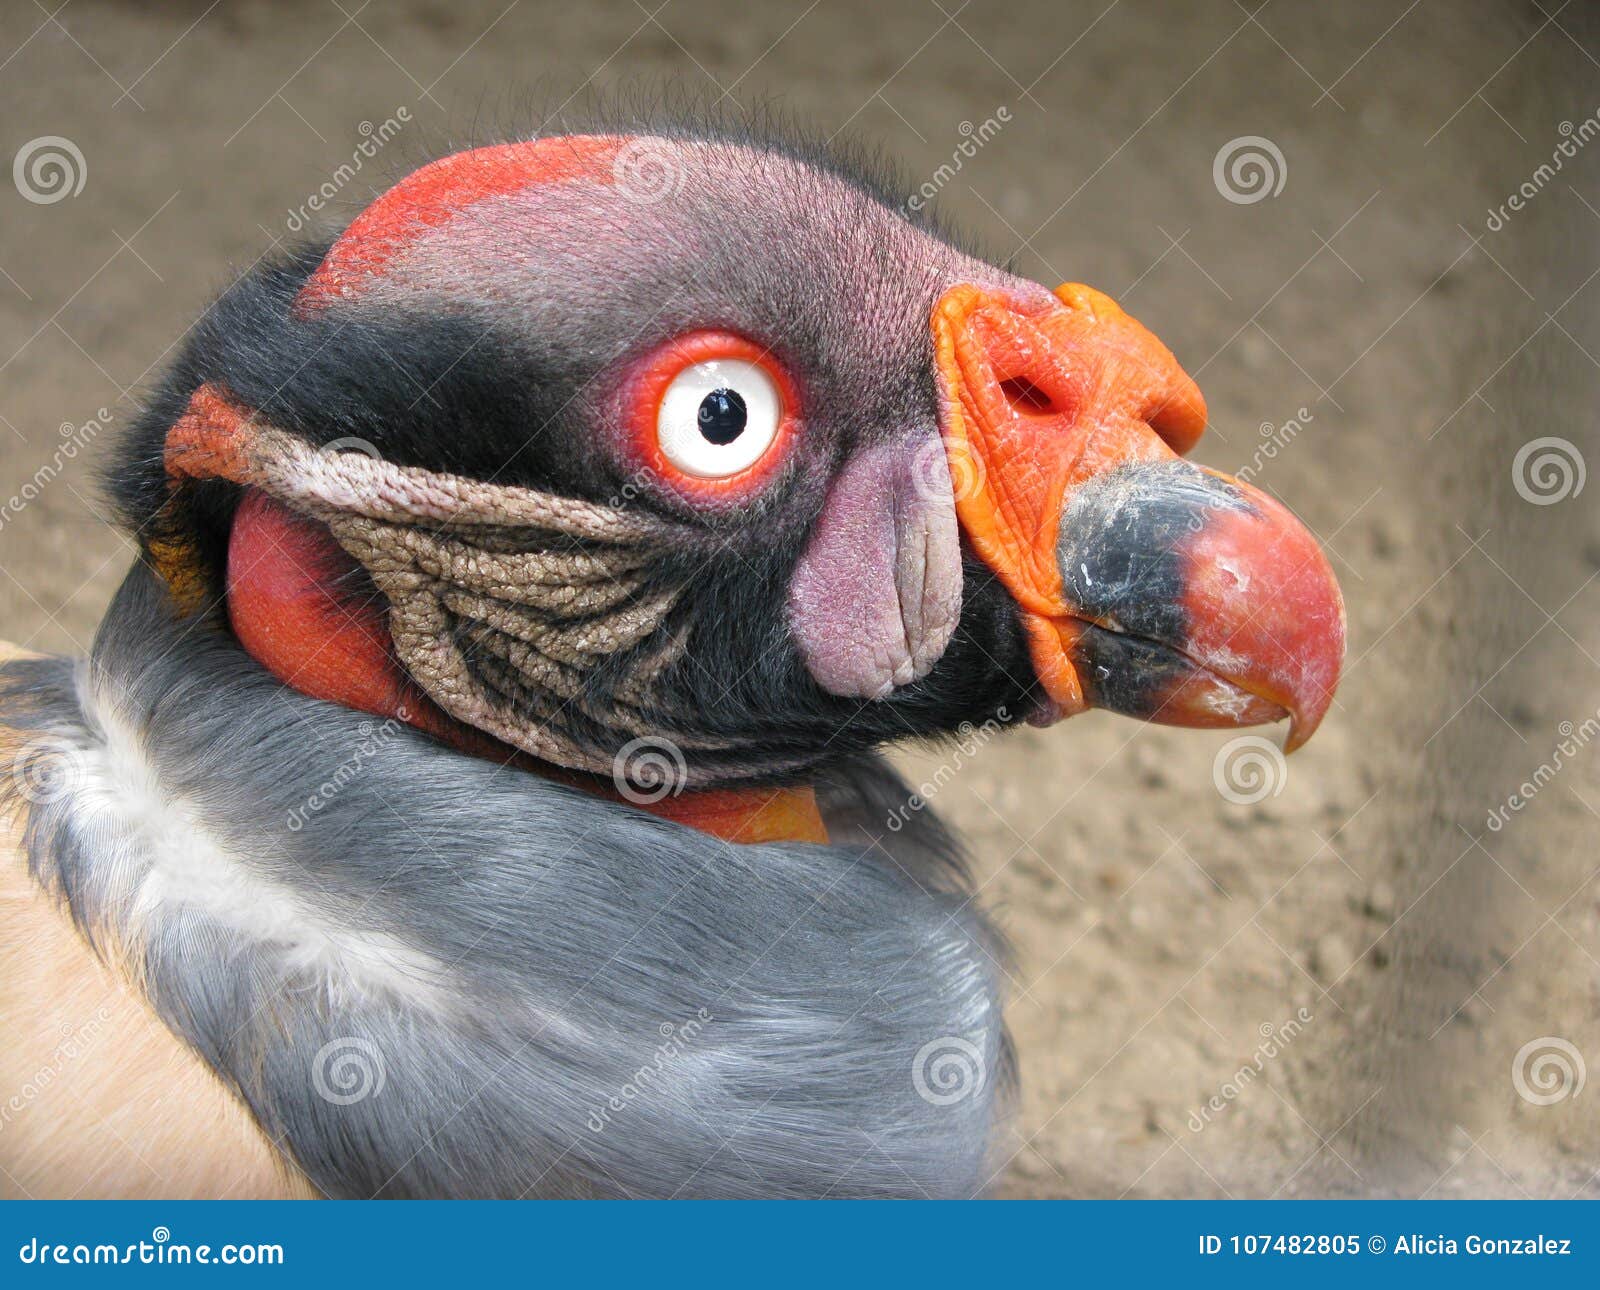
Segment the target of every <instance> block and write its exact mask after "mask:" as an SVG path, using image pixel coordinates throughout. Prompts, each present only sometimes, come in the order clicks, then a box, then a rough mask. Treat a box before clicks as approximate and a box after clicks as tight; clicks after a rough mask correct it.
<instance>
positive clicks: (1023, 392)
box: [1000, 376, 1055, 417]
mask: <svg viewBox="0 0 1600 1290" xmlns="http://www.w3.org/2000/svg"><path fill="white" fill-rule="evenodd" d="M1000 392H1001V393H1002V394H1004V395H1005V396H1006V402H1007V403H1009V404H1010V405H1011V407H1012V409H1013V410H1014V411H1016V412H1018V413H1021V414H1022V415H1023V416H1034V417H1036V416H1041V415H1043V414H1044V413H1046V412H1053V411H1055V404H1054V403H1053V402H1052V401H1051V398H1050V396H1049V395H1048V394H1046V393H1045V392H1044V391H1043V390H1041V389H1040V388H1039V387H1038V386H1037V385H1035V384H1034V383H1033V382H1032V381H1030V380H1029V379H1028V378H1027V377H1025V376H1013V377H1012V378H1011V379H1010V380H1008V381H1001V382H1000Z"/></svg>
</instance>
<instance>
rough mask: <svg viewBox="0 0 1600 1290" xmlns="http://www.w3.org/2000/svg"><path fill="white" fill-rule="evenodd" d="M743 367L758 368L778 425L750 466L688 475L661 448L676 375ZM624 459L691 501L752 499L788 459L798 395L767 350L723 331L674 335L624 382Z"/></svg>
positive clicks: (795, 427)
mask: <svg viewBox="0 0 1600 1290" xmlns="http://www.w3.org/2000/svg"><path fill="white" fill-rule="evenodd" d="M715 362H734V363H748V364H750V365H751V366H753V367H756V368H759V369H760V370H761V372H762V374H763V375H765V376H766V377H767V378H768V379H769V380H770V381H771V382H772V385H773V388H774V389H775V391H776V393H777V399H778V415H777V427H776V430H775V432H774V433H773V435H772V440H771V442H770V443H769V444H768V445H767V447H766V448H765V450H764V451H763V452H762V453H761V455H760V457H759V458H757V459H756V460H755V461H754V462H752V463H751V464H750V465H748V466H746V467H744V468H742V469H739V470H737V471H735V472H733V473H731V474H727V475H719V476H714V477H713V476H707V475H697V474H692V473H690V472H689V471H687V470H685V469H683V467H682V466H680V465H679V464H677V463H675V462H674V461H672V460H671V459H670V458H669V457H668V456H667V454H666V453H665V452H664V451H663V450H662V445H661V431H660V422H661V409H662V402H663V400H664V399H665V398H666V396H667V392H668V390H669V389H670V388H671V386H672V384H673V382H674V381H676V380H677V379H678V377H679V376H681V375H683V374H684V373H685V372H686V371H688V370H689V369H691V368H693V367H696V366H697V365H699V364H703V363H715ZM624 388H625V391H626V392H625V394H624V396H623V397H624V399H625V405H624V406H625V412H624V418H623V419H624V423H625V425H626V427H627V438H628V451H629V456H630V457H632V458H633V460H634V461H635V462H636V463H637V464H638V466H639V467H640V469H641V470H642V471H644V472H647V473H648V474H649V475H651V476H653V477H654V478H656V479H659V480H661V481H662V482H663V483H664V484H666V485H667V486H668V487H670V488H672V489H673V490H674V491H676V492H678V493H681V494H683V495H684V496H686V497H688V498H690V499H691V500H697V501H706V502H715V501H736V500H740V499H743V498H745V497H749V496H752V495H753V494H755V493H756V492H758V491H759V490H760V489H761V487H762V486H763V485H765V484H766V483H768V482H769V481H770V480H771V479H772V477H773V476H774V475H775V474H776V473H777V471H778V470H779V469H780V468H781V467H782V465H783V463H784V462H785V461H786V460H787V459H788V456H789V450H790V449H791V448H792V447H793V444H794V441H795V438H796V436H797V435H798V433H799V428H800V417H799V409H800V397H799V391H798V390H797V389H796V387H795V383H794V380H793V378H792V377H791V376H790V375H789V373H788V372H787V371H786V370H785V369H784V367H783V365H782V364H781V363H779V362H778V360H777V359H776V358H774V357H773V355H772V353H771V351H770V350H768V349H766V348H765V347H764V346H761V345H758V344H756V343H755V342H754V341H752V340H747V339H746V338H745V337H743V336H740V335H737V334H735V333H733V332H726V331H713V330H707V331H695V332H689V333H687V334H686V335H683V336H678V337H675V338H674V339H672V340H670V341H667V342H666V343H665V344H663V345H661V346H659V347H658V348H656V349H655V350H654V351H652V352H651V353H649V354H647V355H645V356H644V357H643V358H642V359H640V360H638V362H637V363H635V364H634V366H633V368H632V370H631V371H630V372H629V374H628V375H627V376H626V377H625V378H624Z"/></svg>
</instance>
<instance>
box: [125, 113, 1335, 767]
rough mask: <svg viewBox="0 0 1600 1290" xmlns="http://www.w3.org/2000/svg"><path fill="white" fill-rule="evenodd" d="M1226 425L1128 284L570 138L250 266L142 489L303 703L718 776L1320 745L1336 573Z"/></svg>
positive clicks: (783, 155)
mask: <svg viewBox="0 0 1600 1290" xmlns="http://www.w3.org/2000/svg"><path fill="white" fill-rule="evenodd" d="M1205 418H1206V413H1205V405H1204V403H1203V401H1202V399H1201V396H1200V394H1199V392H1198V390H1197V389H1196V387H1195V385H1194V383H1193V382H1192V381H1191V380H1190V379H1189V377H1188V376H1187V375H1186V374H1185V373H1184V372H1183V370H1182V369H1181V368H1180V366H1179V365H1178V363H1177V361H1176V360H1175V359H1174V358H1173V356H1172V354H1171V353H1170V352H1169V351H1168V350H1167V349H1166V348H1165V347H1164V346H1163V345H1162V344H1161V343H1160V342H1159V341H1157V340H1156V339H1155V337H1154V336H1153V335H1151V333H1150V332H1149V331H1147V330H1146V329H1145V328H1144V327H1143V326H1141V325H1140V324H1139V323H1138V322H1136V321H1134V319H1133V318H1131V317H1130V316H1129V315H1127V314H1126V313H1124V312H1123V311H1122V310H1121V309H1120V308H1119V307H1118V306H1117V305H1116V304H1114V303H1113V302H1112V301H1111V300H1110V299H1108V298H1107V297H1106V296H1104V295H1101V294H1100V293H1099V292H1096V291H1094V290H1091V289H1090V288H1087V287H1083V286H1076V285H1068V286H1062V287H1059V288H1057V289H1056V290H1054V291H1052V290H1047V289H1045V288H1044V287H1041V286H1039V285H1036V284H1034V283H1032V282H1029V281H1026V280H1024V279H1021V278H1019V277H1016V276H1013V275H1012V274H1010V273H1008V272H1005V271H1003V270H1002V269H1000V268H997V267H995V266H993V265H991V264H989V263H986V262H984V261H982V260H981V259H978V258H975V257H974V256H972V255H970V254H968V253H967V252H965V251H964V250H962V249H960V248H959V247H958V246H957V245H955V244H953V243H952V241H950V240H948V239H947V238H946V237H945V236H943V235H941V233H940V232H939V231H938V230H937V229H936V228H935V227H933V226H932V225H931V223H930V222H929V221H927V220H925V219H923V218H922V217H921V216H919V215H918V214H917V213H916V212H915V211H913V210H911V209H909V208H908V207H907V206H906V205H904V204H903V203H901V202H898V201H897V200H896V199H895V197H894V196H893V195H892V194H891V193H888V192H886V191H885V190H884V189H882V188H881V187H880V186H879V185H878V184H877V182H876V181H875V180H873V179H872V178H870V177H867V176H865V175H863V174H860V173H857V172H855V171H853V170H851V169H850V168H848V167H845V166H843V165H841V164H839V163H835V162H833V161H830V160H828V159H827V158H825V157H823V156H821V155H819V154H818V155H814V154H812V153H811V152H809V151H808V150H806V149H802V148H795V147H785V146H778V145H774V144H771V143H767V142H762V141H755V140H751V139H744V138H719V137H704V136H693V135H691V134H689V133H687V132H682V131H679V132H669V133H664V134H648V135H636V136H629V135H619V134H589V135H573V136H562V137H547V138H541V139H537V140H534V141H531V142H518V143H507V144H500V145H495V146H490V147H483V148H478V149H475V150H472V151H467V152H462V153H458V154H455V155H453V156H449V157H446V158H444V159H442V160H439V161H436V162H433V163H432V164H430V165H427V166H425V167H423V168H422V169H420V170H417V171H415V172H414V173H412V174H411V175H409V177H407V178H405V179H403V180H402V181H401V182H400V183H398V184H397V185H396V186H394V187H393V188H391V189H389V190H388V191H387V192H385V193H383V194H382V195H381V196H379V197H378V198H377V199H376V200H375V201H374V202H373V203H372V204H371V205H370V206H369V207H367V208H366V209H365V210H364V211H363V212H362V213H361V214H360V215H359V216H358V217H357V218H356V219H355V220H354V222H353V223H351V224H350V225H349V227H348V228H347V229H346V231H345V232H344V233H343V234H342V235H340V236H339V237H338V238H337V239H336V240H334V241H332V242H331V244H328V245H325V246H322V247H319V248H315V249H313V250H310V251H308V252H306V253H304V254H302V255H299V256H296V257H293V258H291V259H290V260H288V261H285V262H282V263H275V264H271V265H267V266H265V267H261V268H258V269H257V270H255V271H254V272H252V273H251V274H249V275H247V277H246V278H245V279H244V280H243V281H241V282H240V283H239V284H237V285H236V286H235V287H234V288H233V289H232V290H231V291H230V292H229V293H227V294H226V295H225V296H224V298H223V299H222V300H221V301H220V302H219V303H218V305H216V306H215V307H214V308H213V309H212V310H211V311H210V312H209V313H208V314H207V316H206V317H205V318H204V319H203V320H202V322H201V323H200V324H199V325H198V326H197V328H196V329H195V331H194V333H193V334H192V336H191V339H190V341H189V343H188V346H187V349H186V351H185V353H184V356H183V357H182V358H181V359H180V361H179V362H178V364H177V365H176V368H175V370H174V372H173V373H172V374H171V376H170V377H169V378H168V381H167V383H166V384H165V386H164V387H163V389H162V391H161V392H160V394H159V395H158V396H157V398H156V399H155V400H154V402H153V404H152V407H151V408H150V411H149V413H148V415H147V416H146V417H145V419H144V422H143V423H142V426H141V429H140V431H139V434H140V435H141V436H143V438H142V439H140V440H138V441H137V442H136V443H135V445H134V447H133V449H132V450H131V451H130V454H129V457H128V460H127V462H126V463H125V464H124V466H123V467H122V468H121V470H120V472H119V479H118V484H119V489H120V493H121V496H122V499H123V501H124V503H125V507H126V509H127V510H128V511H129V513H130V514H131V516H132V518H133V520H134V522H135V523H136V524H137V525H138V526H139V528H140V531H141V533H142V534H143V537H144V541H145V545H146V548H147V553H148V558H149V559H150V561H151V562H152V563H153V564H154V565H155V567H156V568H157V569H158V570H159V571H160V572H161V573H162V574H163V575H164V576H165V577H166V579H167V581H168V583H169V585H170V586H171V587H172V588H173V590H174V592H175V594H176V596H177V598H178V600H179V602H180V603H182V604H184V605H186V606H187V607H191V608H193V607H196V606H198V605H200V604H203V603H205V602H206V599H207V596H208V594H214V595H215V597H216V598H217V599H218V600H220V601H223V602H225V605H226V611H227V621H228V623H229V624H230V626H231V630H232V631H234V632H235V633H236V634H237V636H238V637H239V639H240V641H241V642H242V643H243V644H244V646H245V648H246V649H247V650H248V651H249V652H250V653H251V654H252V655H254V656H255V657H256V658H257V659H258V660H259V661H260V662H262V663H263V664H264V665H265V666H266V667H268V668H269V669H270V670H271V671H273V672H274V673H275V674H276V675H277V676H278V677H279V678H280V679H281V680H283V681H284V682H285V683H287V684H289V685H291V686H294V687H296V688H298V689H301V690H304V691H306V692H308V693H311V694H314V695H317V696H319V697H323V698H327V699H332V700H334V701H337V702H341V703H344V704H346V705H348V706H353V707H357V708H362V709H365V710H368V711H372V712H377V713H385V714H394V713H396V712H399V713H401V714H402V715H404V716H405V718H406V719H408V720H410V721H412V722H413V723H414V724H417V725H420V726H422V727H424V728H425V729H429V730H431V731H433V732H434V733H435V734H438V735H440V737H442V738H447V739H452V740H453V741H455V742H456V743H458V744H460V745H461V746H463V747H472V748H480V749H489V748H500V749H505V748H507V747H509V748H511V749H515V750H519V751H520V753H521V754H524V755H526V756H529V757H531V758H534V759H537V760H538V761H539V762H541V763H544V764H547V765H552V766H555V767H560V768H565V769H566V770H568V771H570V772H574V773H578V774H594V775H599V776H609V775H611V774H612V772H613V769H614V767H615V764H616V759H617V757H618V756H619V754H621V753H623V752H624V750H626V749H628V748H630V747H634V746H636V745H638V743H639V741H641V740H644V741H656V742H658V743H659V744H661V745H665V746H667V747H670V749H671V750H672V755H673V757H674V758H675V759H676V761H677V763H678V764H677V766H676V768H675V771H676V774H677V776H678V777H679V778H680V779H681V781H682V782H683V783H686V784H688V785H691V786H696V787H704V788H727V787H728V786H735V785H739V784H783V783H799V782H804V781H805V779H806V777H807V776H808V775H811V774H813V773H815V772H816V770H817V769H818V768H819V767H820V766H822V765H824V764H825V763H827V762H828V761H829V759H831V758H835V757H842V756H845V755H848V754H851V753H854V752H858V751H860V750H861V749H863V748H865V747H868V746H871V745H876V744H880V743H883V742H886V741H889V740H894V739H900V738H904V737H908V736H937V735H940V734H944V733H949V732H953V731H957V730H959V729H961V728H963V726H964V725H965V723H976V722H982V721H987V720H990V719H994V718H996V717H998V718H999V719H1000V720H1001V721H1010V720H1014V719H1023V718H1027V719H1031V720H1033V721H1035V722H1037V723H1041V724H1047V723H1049V722H1052V721H1055V720H1058V719H1060V718H1062V717H1066V716H1070V715H1072V714H1074V713H1077V712H1081V711H1083V710H1084V709H1086V708H1089V707H1101V708H1107V709H1112V710H1115V711H1118V712H1122V713H1126V714H1129V715H1132V716H1135V717H1140V718H1144V719H1148V720H1154V721H1162V722H1171V723H1174V724H1180V725H1193V726H1235V725H1248V724H1254V723H1259V722H1268V721H1274V720H1278V719H1282V718H1287V719H1288V720H1289V722H1290V734H1289V742H1290V744H1291V745H1295V744H1298V743H1300V742H1302V741H1303V740H1304V739H1305V738H1307V737H1308V736H1309V735H1310V734H1311V732H1312V731H1313V730H1314V729H1315V728H1316V725H1317V723H1318V721H1319V720H1320V719H1321V718H1322V716H1323V714H1324V713H1325V711H1326V710H1327V708H1328V706H1329V703H1330V701H1331V698H1332V694H1333V690H1334V686H1335V683H1336V681H1337V677H1338V672H1339V667H1340V663H1341V659H1342V656H1343V648H1344V621H1343V608H1342V605H1341V601H1340V597H1339V592H1338V589H1337V585H1336V583H1335V581H1334V578H1333V575H1332V573H1331V570H1330V569H1329V566H1328V564H1327V561H1326V560H1325V558H1324V557H1323V555H1322V553H1321V551H1320V550H1319V548H1318V545H1317V543H1316V541H1315V540H1314V539H1313V538H1312V536H1311V535H1310V534H1309V533H1308V532H1307V530H1306V529H1305V528H1304V527H1303V526H1302V525H1301V524H1300V523H1299V522H1298V521H1297V520H1295V519H1294V518H1293V517H1292V516H1291V515H1290V514H1289V512H1288V511H1287V510H1286V509H1285V508H1284V507H1282V506H1281V505H1279V504H1278V503H1277V502H1275V501H1272V500H1271V499H1269V498H1268V497H1266V496H1265V495H1263V494H1262V493H1261V492H1259V491H1258V490H1256V489H1255V488H1253V487H1251V486H1250V485H1248V484H1246V483H1243V482H1241V481H1239V480H1236V479H1232V478H1229V477H1228V476H1226V475H1223V474H1219V473H1217V472H1215V471H1212V470H1208V469H1205V468H1202V467H1198V466H1195V465H1192V464H1190V463H1188V462H1186V461H1184V460H1183V459H1182V454H1183V453H1185V452H1187V451H1188V450H1189V449H1190V448H1191V447H1192V446H1193V445H1194V443H1195V442H1196V440H1197V439H1198V438H1199V436H1200V434H1201V431H1202V429H1203V427H1204V424H1205ZM155 463H159V466H157V465H156V464H155Z"/></svg>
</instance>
